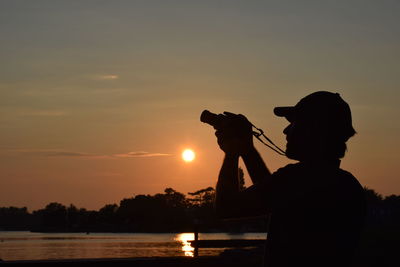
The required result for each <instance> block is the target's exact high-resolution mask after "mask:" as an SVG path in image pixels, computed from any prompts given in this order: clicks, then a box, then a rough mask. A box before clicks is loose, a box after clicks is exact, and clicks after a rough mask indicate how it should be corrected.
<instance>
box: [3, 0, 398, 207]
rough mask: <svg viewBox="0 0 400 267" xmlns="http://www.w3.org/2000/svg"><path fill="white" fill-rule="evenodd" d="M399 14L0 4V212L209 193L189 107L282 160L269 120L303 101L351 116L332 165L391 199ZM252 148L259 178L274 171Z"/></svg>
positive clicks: (382, 6)
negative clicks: (260, 140)
mask: <svg viewBox="0 0 400 267" xmlns="http://www.w3.org/2000/svg"><path fill="white" fill-rule="evenodd" d="M167 2H168V3H167ZM399 11H400V3H399V2H397V1H372V0H370V1H368V0H367V1H334V2H332V3H330V4H326V3H324V4H322V3H319V2H313V3H311V1H310V2H308V1H306V2H303V1H302V3H301V4H300V3H299V1H265V2H259V1H256V2H252V3H248V2H247V1H218V2H215V1H142V2H141V1H139V2H137V1H112V2H111V1H96V4H95V2H94V1H85V2H84V3H80V2H79V3H78V2H74V3H70V1H56V2H54V1H32V2H20V1H7V2H2V3H1V4H0V18H1V19H0V20H1V21H0V36H1V42H0V46H1V49H0V58H1V59H2V60H1V62H2V64H1V66H0V206H9V205H14V206H19V207H22V206H27V207H29V208H30V209H31V210H32V209H38V208H42V207H44V206H45V205H46V204H47V203H49V202H53V201H57V202H61V203H63V204H65V205H69V204H70V203H73V204H75V205H76V206H78V207H85V208H90V209H92V208H93V209H98V208H100V207H102V206H103V205H105V204H108V203H118V202H119V200H121V199H122V198H125V197H131V196H133V195H135V194H154V193H158V192H162V191H163V190H164V189H165V188H166V187H172V188H174V189H176V190H178V191H180V192H183V193H187V192H192V191H195V190H198V189H201V188H205V187H208V186H213V185H214V184H215V181H216V177H217V174H218V169H219V167H220V164H221V160H222V157H223V154H222V152H220V151H219V150H218V148H217V145H216V142H215V138H214V133H213V131H212V128H211V127H208V126H207V125H204V124H202V123H200V122H199V116H200V113H201V111H202V110H203V109H209V110H211V111H213V112H223V111H226V110H227V111H231V112H236V113H242V114H245V115H246V116H247V117H248V118H249V119H250V120H251V121H252V122H253V123H254V124H256V125H257V126H258V127H261V128H263V129H264V130H266V132H267V134H268V135H269V136H270V137H272V139H273V140H275V141H276V143H278V144H279V145H281V146H282V147H284V145H285V139H284V135H283V134H282V130H283V129H284V127H285V125H286V122H285V121H284V120H283V119H281V118H276V117H274V116H273V114H272V110H273V108H274V107H275V106H276V105H293V104H295V103H296V102H297V101H298V100H299V99H300V98H302V97H303V96H305V95H307V94H309V93H311V92H313V91H317V90H327V91H334V92H339V93H341V95H342V97H343V98H344V99H345V100H346V101H347V102H348V103H349V104H350V106H351V108H352V112H353V121H354V127H355V128H356V130H357V132H358V134H357V135H356V136H355V137H354V138H352V139H351V140H350V142H349V145H348V147H349V152H348V154H347V155H346V157H345V158H344V160H343V163H342V167H343V168H344V169H347V170H348V171H350V172H352V173H353V174H354V175H355V176H356V177H357V178H358V179H359V181H360V182H361V184H362V185H365V186H368V187H370V188H373V189H375V190H377V191H378V192H380V193H382V194H384V195H388V194H400V182H399V181H398V173H399V171H398V168H397V164H398V159H399V157H398V155H397V151H398V148H399V147H400V141H399V139H398V136H399V134H400V127H399V123H398V118H399V117H400V110H399V105H398V102H399V99H400V97H399V90H398V88H399V84H400V78H399V77H400V75H399V68H398V62H399V60H400V58H399V55H400V54H399V52H398V48H399V45H400V28H399V27H398V25H399V24H400V18H399V16H398V14H399ZM188 147H190V148H192V149H194V150H195V151H196V153H197V158H196V160H195V161H193V162H192V163H190V164H187V163H184V162H183V161H182V160H181V157H180V153H181V151H182V150H183V149H184V148H188ZM258 147H259V150H260V151H261V153H262V155H263V157H264V159H265V161H266V162H267V165H268V166H269V168H270V169H271V170H272V171H274V170H276V169H277V168H279V167H281V166H284V165H285V164H287V163H289V162H290V161H289V160H287V159H285V158H283V157H280V156H278V155H276V154H274V153H273V152H271V151H270V150H267V149H266V148H263V147H261V146H258ZM247 182H249V181H247Z"/></svg>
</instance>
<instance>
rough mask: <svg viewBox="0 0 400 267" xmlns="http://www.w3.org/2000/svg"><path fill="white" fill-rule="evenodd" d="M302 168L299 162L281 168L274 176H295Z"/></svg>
mask: <svg viewBox="0 0 400 267" xmlns="http://www.w3.org/2000/svg"><path fill="white" fill-rule="evenodd" d="M301 168H302V166H301V164H300V163H299V162H298V163H291V164H287V165H286V166H284V167H281V168H279V169H278V170H276V171H275V172H274V173H273V174H272V175H274V176H280V175H288V174H294V173H296V172H298V171H299V170H300V169H301Z"/></svg>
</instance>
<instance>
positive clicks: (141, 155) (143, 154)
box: [113, 151, 172, 158]
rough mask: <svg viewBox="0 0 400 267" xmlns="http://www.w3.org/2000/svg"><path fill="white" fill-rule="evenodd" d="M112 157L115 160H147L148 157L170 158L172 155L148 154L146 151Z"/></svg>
mask: <svg viewBox="0 0 400 267" xmlns="http://www.w3.org/2000/svg"><path fill="white" fill-rule="evenodd" d="M113 156H114V157H117V158H149V157H165V156H172V154H165V153H150V152H146V151H136V152H128V153H124V154H114V155H113Z"/></svg>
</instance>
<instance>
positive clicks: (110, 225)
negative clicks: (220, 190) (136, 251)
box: [0, 173, 400, 232]
mask: <svg viewBox="0 0 400 267" xmlns="http://www.w3.org/2000/svg"><path fill="white" fill-rule="evenodd" d="M241 180H242V182H241V187H242V188H244V179H243V173H241ZM365 196H366V202H367V207H368V212H367V225H370V226H371V225H372V226H380V227H382V226H396V225H399V224H400V195H390V196H386V197H383V196H382V195H380V194H378V193H377V192H375V191H374V190H372V189H369V188H365ZM214 197H215V189H214V188H212V187H208V188H204V189H201V190H198V191H195V192H190V193H188V195H185V194H183V193H180V192H177V191H176V190H174V189H172V188H166V189H165V190H164V192H163V193H159V194H155V195H136V196H133V197H131V198H124V199H122V200H121V201H120V203H119V205H117V204H107V205H105V206H104V207H102V208H101V209H99V210H87V209H85V208H77V207H76V206H74V205H73V204H71V205H69V206H65V205H63V204H61V203H57V202H52V203H49V204H48V205H46V207H44V208H43V209H39V210H35V211H33V212H31V213H30V212H29V211H28V209H27V208H26V207H23V208H18V207H2V208H0V230H29V231H39V232H182V231H193V229H194V228H195V227H197V228H199V227H200V231H204V232H207V231H227V232H249V231H254V232H259V231H266V225H267V223H266V218H259V219H252V220H242V221H221V220H218V218H217V216H216V214H215V211H214Z"/></svg>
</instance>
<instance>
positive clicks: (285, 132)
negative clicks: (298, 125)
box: [283, 124, 292, 135]
mask: <svg viewBox="0 0 400 267" xmlns="http://www.w3.org/2000/svg"><path fill="white" fill-rule="evenodd" d="M291 127H292V124H289V125H288V126H287V127H286V128H285V129H283V133H284V134H285V135H288V133H289V130H290V128H291Z"/></svg>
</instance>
